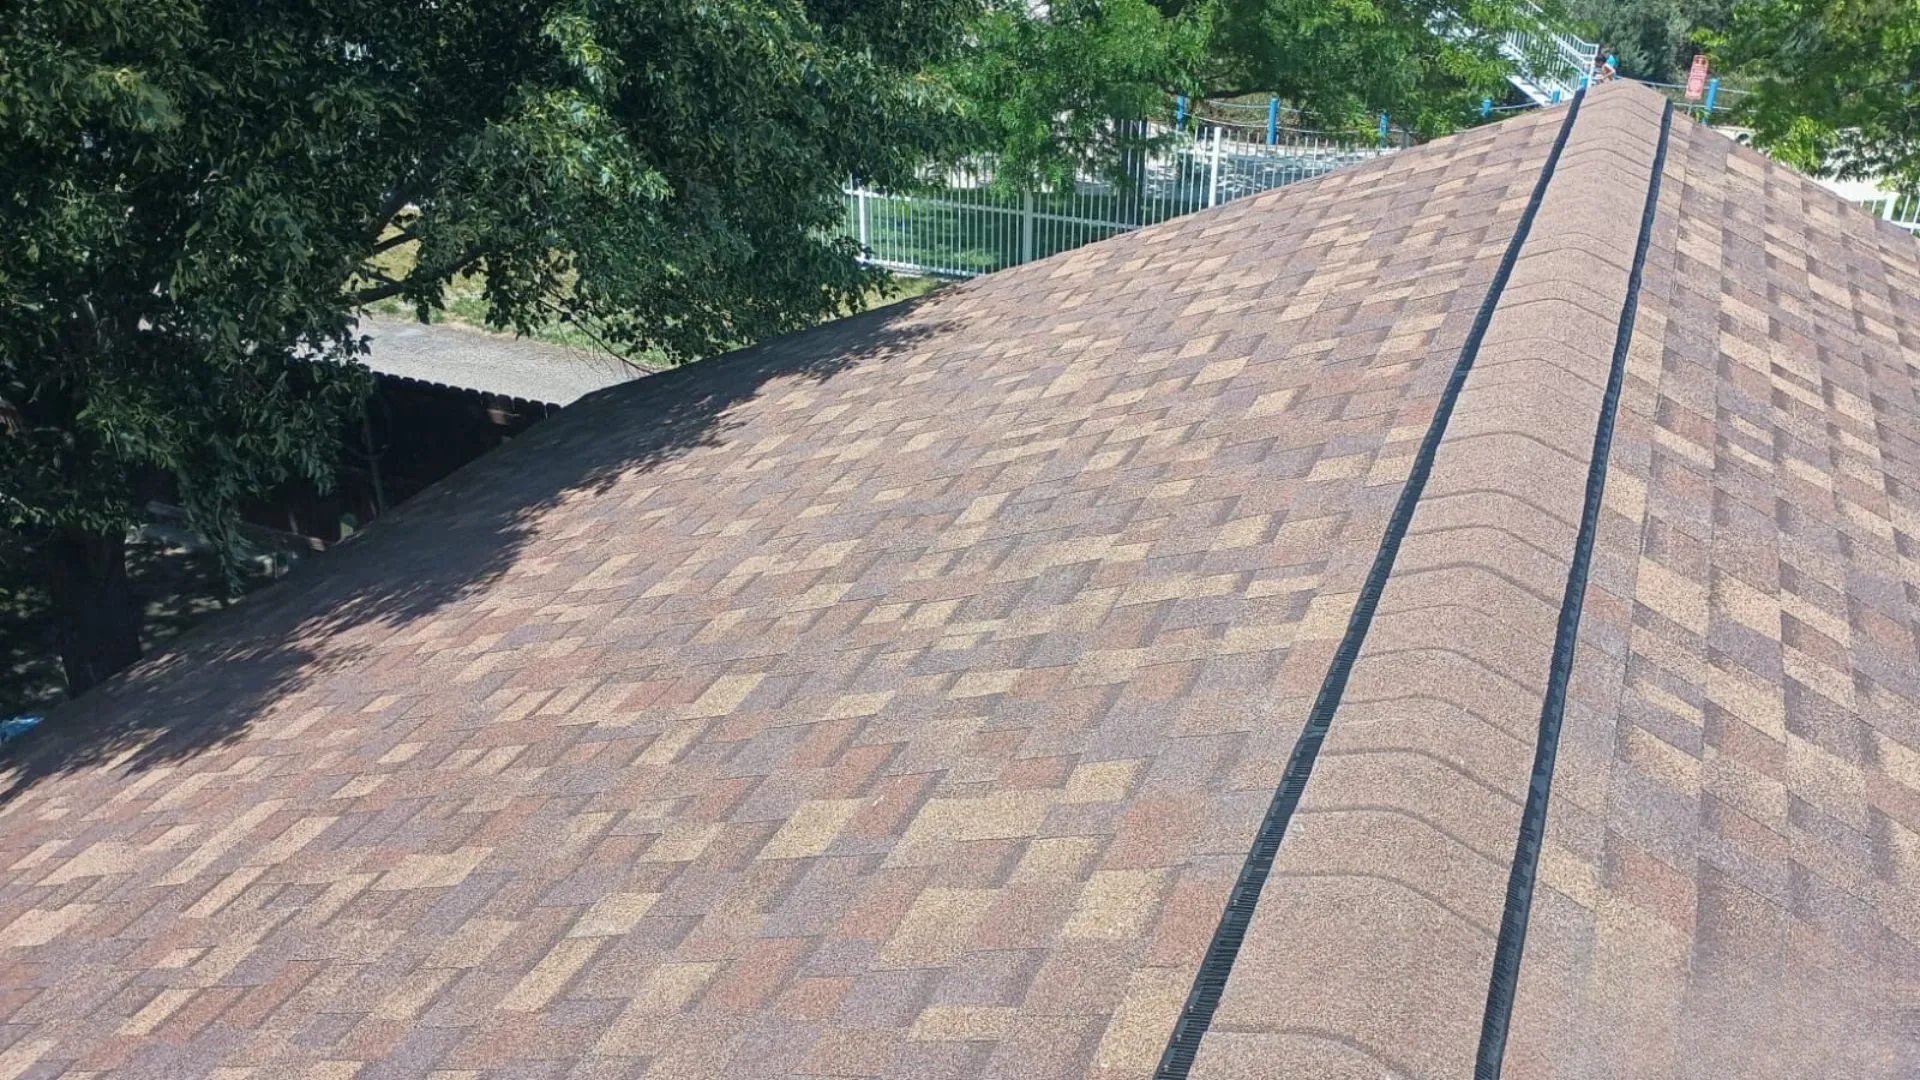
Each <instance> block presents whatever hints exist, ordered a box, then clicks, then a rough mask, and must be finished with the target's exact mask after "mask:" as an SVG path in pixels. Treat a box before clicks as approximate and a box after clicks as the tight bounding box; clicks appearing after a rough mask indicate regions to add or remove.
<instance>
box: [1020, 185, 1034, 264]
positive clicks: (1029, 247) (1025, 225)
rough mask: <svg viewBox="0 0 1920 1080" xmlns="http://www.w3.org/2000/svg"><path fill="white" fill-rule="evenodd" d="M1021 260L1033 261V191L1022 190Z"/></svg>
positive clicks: (1024, 261)
mask: <svg viewBox="0 0 1920 1080" xmlns="http://www.w3.org/2000/svg"><path fill="white" fill-rule="evenodd" d="M1020 261H1021V262H1023V263H1030V262H1032V261H1033V192H1032V191H1030V190H1022V191H1021V192H1020Z"/></svg>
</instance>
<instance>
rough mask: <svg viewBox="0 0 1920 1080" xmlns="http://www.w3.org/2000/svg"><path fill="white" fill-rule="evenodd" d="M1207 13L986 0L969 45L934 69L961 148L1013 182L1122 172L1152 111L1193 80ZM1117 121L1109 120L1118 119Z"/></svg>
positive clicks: (1130, 0) (1114, 0)
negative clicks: (980, 155)
mask: <svg viewBox="0 0 1920 1080" xmlns="http://www.w3.org/2000/svg"><path fill="white" fill-rule="evenodd" d="M1210 14H1211V12H1210V10H1207V9H1202V10H1198V11H1195V12H1189V13H1186V14H1183V15H1179V16H1168V15H1164V14H1162V13H1161V12H1160V11H1159V10H1158V9H1156V8H1155V7H1154V6H1153V4H1152V3H1150V2H1149V0H1064V2H1058V0H1057V2H1055V3H1052V4H1050V5H1049V6H1048V8H1047V9H1046V11H1045V12H1044V13H1041V12H1038V11H1036V10H1033V9H1031V8H1030V7H1029V5H1028V3H1027V0H992V2H991V3H989V5H988V7H987V9H986V10H985V11H984V12H983V13H982V15H981V17H980V19H979V22H978V23H977V24H976V26H975V28H974V31H973V33H971V34H970V35H969V38H970V39H971V47H970V48H969V49H967V50H966V52H965V53H964V54H963V55H961V56H960V57H958V58H956V60H955V61H954V62H953V63H951V64H949V65H947V66H946V67H944V68H943V69H942V71H941V75H942V77H943V79H944V81H946V82H948V83H949V84H950V85H951V86H952V87H953V89H954V91H955V93H956V94H957V95H958V97H959V99H960V101H961V102H962V103H963V108H964V111H965V116H966V119H967V121H968V127H967V138H966V141H965V142H964V143H963V144H961V145H962V146H964V147H965V148H967V149H984V150H990V151H992V152H993V154H994V156H995V158H996V165H997V172H996V175H997V176H998V177H999V178H1000V179H1001V180H1003V181H1005V182H1007V183H1011V184H1015V185H1031V184H1035V183H1041V182H1048V181H1051V182H1056V183H1057V182H1062V181H1065V180H1070V179H1071V178H1072V177H1073V176H1074V175H1076V174H1086V173H1098V172H1114V171H1116V170H1121V169H1122V168H1123V166H1122V163H1123V162H1124V161H1125V160H1126V159H1127V152H1128V151H1129V150H1133V149H1137V148H1138V147H1139V146H1140V145H1141V144H1142V143H1144V142H1145V141H1146V140H1145V133H1144V131H1143V129H1142V128H1141V127H1140V126H1139V125H1138V124H1135V123H1129V121H1140V120H1146V119H1149V118H1157V117H1159V116H1161V115H1162V114H1164V113H1165V112H1166V109H1167V103H1168V100H1169V95H1170V94H1172V93H1178V92H1182V91H1184V90H1185V89H1186V88H1188V87H1190V86H1192V85H1194V84H1195V82H1196V79H1197V77H1198V73H1199V71H1200V69H1201V67H1202V65H1203V63H1204V59H1205V49H1206V44H1207V38H1208V21H1207V20H1208V18H1209V17H1210ZM1116 121H1117V122H1116Z"/></svg>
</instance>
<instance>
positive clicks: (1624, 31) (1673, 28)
mask: <svg viewBox="0 0 1920 1080" xmlns="http://www.w3.org/2000/svg"><path fill="white" fill-rule="evenodd" d="M1732 11H1733V0H1570V2H1569V3H1568V4H1567V14H1568V15H1569V16H1571V17H1572V18H1573V19H1574V20H1575V21H1576V22H1577V23H1579V24H1580V25H1582V26H1583V27H1584V28H1585V30H1586V32H1587V33H1588V34H1589V35H1590V36H1592V37H1594V38H1595V39H1596V40H1598V41H1599V42H1600V44H1601V45H1602V46H1604V47H1606V48H1607V49H1609V50H1611V51H1612V52H1613V54H1614V56H1615V57H1617V58H1618V60H1619V62H1620V73H1621V74H1623V75H1626V76H1627V77H1629V78H1634V79H1650V80H1652V81H1654V82H1677V81H1679V80H1681V79H1684V78H1685V77H1686V74H1687V68H1688V66H1689V65H1690V64H1691V63H1692V61H1693V54H1694V53H1695V52H1696V51H1697V49H1696V47H1695V46H1694V44H1693V37H1694V35H1695V34H1696V33H1697V32H1699V31H1702V30H1708V31H1712V30H1717V29H1720V28H1722V27H1724V26H1725V25H1726V22H1727V19H1728V17H1729V16H1730V15H1731V13H1732Z"/></svg>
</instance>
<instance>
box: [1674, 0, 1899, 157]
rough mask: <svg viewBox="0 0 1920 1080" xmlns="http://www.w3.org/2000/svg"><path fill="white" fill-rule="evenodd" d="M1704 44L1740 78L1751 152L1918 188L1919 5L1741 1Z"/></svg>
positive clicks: (1887, 0) (1863, 0)
mask: <svg viewBox="0 0 1920 1080" xmlns="http://www.w3.org/2000/svg"><path fill="white" fill-rule="evenodd" d="M1709 43H1710V44H1711V46H1712V48H1713V52H1714V55H1715V57H1716V58H1717V59H1721V60H1724V61H1725V62H1727V63H1729V64H1730V65H1731V66H1732V67H1733V69H1734V70H1736V71H1737V72H1738V73H1739V74H1740V76H1741V77H1742V79H1743V80H1744V88H1745V89H1747V90H1748V91H1749V93H1748V94H1747V96H1746V97H1744V98H1743V99H1742V100H1741V103H1740V111H1739V112H1738V113H1737V114H1736V115H1737V118H1738V120H1739V122H1741V123H1744V124H1746V125H1748V126H1750V127H1751V128H1752V129H1753V141H1754V144H1755V145H1756V146H1759V147H1761V148H1763V149H1765V150H1766V151H1767V152H1768V153H1769V154H1771V155H1772V156H1773V157H1775V158H1777V159H1779V160H1781V161H1784V162H1786V163H1787V164H1789V165H1792V166H1794V167H1795V168H1798V169H1801V170H1803V171H1805V172H1809V173H1814V174H1816V175H1822V174H1837V175H1841V176H1846V177H1850V178H1871V177H1884V178H1886V179H1888V180H1890V181H1893V182H1894V183H1895V184H1896V185H1898V186H1900V187H1903V188H1906V189H1912V188H1914V187H1916V186H1920V89H1916V85H1915V83H1916V79H1920V5H1915V4H1913V3H1909V2H1905V0H1765V2H1754V0H1746V2H1743V3H1741V4H1740V6H1739V7H1738V8H1736V9H1735V10H1734V14H1733V20H1732V23H1731V25H1730V26H1729V27H1728V29H1727V31H1726V33H1725V34H1724V35H1719V36H1715V37H1712V38H1710V39H1709Z"/></svg>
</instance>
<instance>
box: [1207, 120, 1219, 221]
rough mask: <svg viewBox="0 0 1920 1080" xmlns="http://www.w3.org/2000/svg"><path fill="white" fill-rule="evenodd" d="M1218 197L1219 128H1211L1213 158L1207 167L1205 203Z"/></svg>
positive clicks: (1213, 201) (1209, 203)
mask: <svg viewBox="0 0 1920 1080" xmlns="http://www.w3.org/2000/svg"><path fill="white" fill-rule="evenodd" d="M1219 198H1220V128H1218V127H1216V128H1214V129H1213V160H1212V162H1211V163H1210V165H1209V167H1208V169H1207V205H1208V206H1212V205H1213V204H1214V203H1215V202H1217V201H1219Z"/></svg>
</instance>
